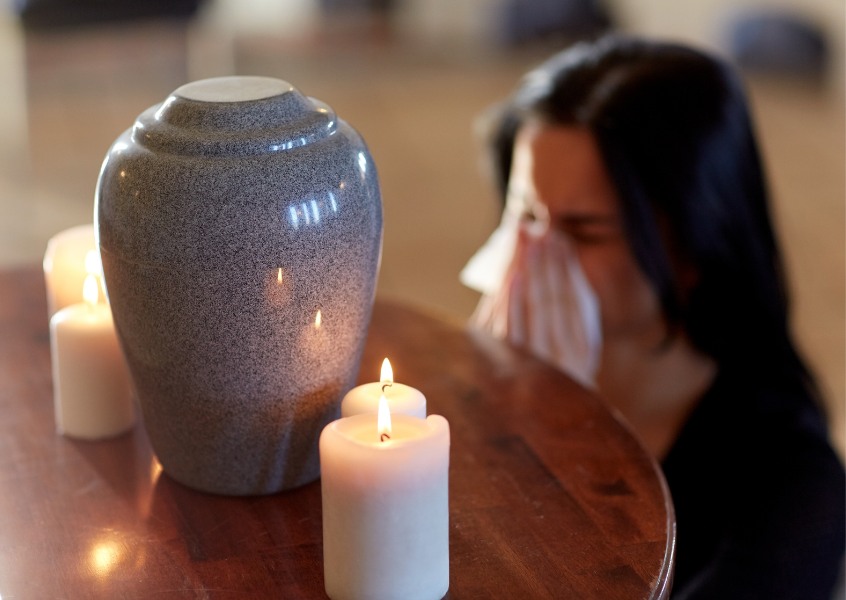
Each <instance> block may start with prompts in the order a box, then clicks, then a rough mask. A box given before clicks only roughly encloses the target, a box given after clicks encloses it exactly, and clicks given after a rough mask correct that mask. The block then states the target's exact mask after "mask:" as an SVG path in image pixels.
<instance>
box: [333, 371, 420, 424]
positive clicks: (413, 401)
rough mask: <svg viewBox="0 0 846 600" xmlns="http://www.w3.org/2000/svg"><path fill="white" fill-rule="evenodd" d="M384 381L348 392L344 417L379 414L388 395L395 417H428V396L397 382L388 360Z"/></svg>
mask: <svg viewBox="0 0 846 600" xmlns="http://www.w3.org/2000/svg"><path fill="white" fill-rule="evenodd" d="M380 380H381V381H379V382H375V381H374V382H372V383H365V384H363V385H359V386H356V387H354V388H353V389H351V390H350V391H349V392H347V394H346V395H345V396H344V399H343V400H341V416H342V417H351V416H353V415H361V414H367V413H375V412H376V411H377V409H378V408H379V398H380V396H382V394H384V395H385V398H387V399H388V405H389V407H390V409H391V413H392V414H395V415H396V414H404V415H411V416H413V417H420V418H421V419H425V418H426V396H424V395H423V393H422V392H421V391H420V390H418V389H417V388H413V387H411V386H409V385H403V384H402V383H396V382H395V381H394V373H393V369H391V362H390V361H389V360H388V359H387V358H386V359H385V360H384V361H382V373H381V377H380Z"/></svg>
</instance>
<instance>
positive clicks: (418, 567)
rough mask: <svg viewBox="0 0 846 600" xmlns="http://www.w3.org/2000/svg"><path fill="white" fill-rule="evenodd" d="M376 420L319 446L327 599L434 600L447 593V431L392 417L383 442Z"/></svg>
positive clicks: (348, 425)
mask: <svg viewBox="0 0 846 600" xmlns="http://www.w3.org/2000/svg"><path fill="white" fill-rule="evenodd" d="M386 412H387V411H386ZM377 419H378V416H377V415H376V414H362V415H356V416H352V417H348V418H345V419H340V420H338V421H334V422H332V423H330V424H329V425H327V426H326V428H325V429H324V430H323V433H322V434H321V436H320V468H321V476H322V482H321V487H322V494H323V572H324V579H325V585H326V593H327V594H328V595H329V597H330V598H331V599H332V600H362V599H368V600H388V599H397V598H402V599H403V600H437V599H438V598H442V597H443V596H444V595H445V594H446V593H447V590H448V589H449V503H448V479H449V476H448V473H449V443H450V438H449V424H448V423H447V421H446V419H444V418H443V417H441V416H439V415H431V416H430V417H428V418H427V419H419V418H417V417H412V416H409V415H394V416H393V418H392V419H391V421H392V423H391V424H390V429H391V431H390V434H389V435H390V438H388V437H385V436H382V435H381V434H380V431H379V427H378V422H377Z"/></svg>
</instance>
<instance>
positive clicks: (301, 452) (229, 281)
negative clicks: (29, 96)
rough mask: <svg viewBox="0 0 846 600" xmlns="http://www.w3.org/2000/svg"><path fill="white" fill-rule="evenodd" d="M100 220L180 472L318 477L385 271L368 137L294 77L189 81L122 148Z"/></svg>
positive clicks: (210, 482) (140, 363) (260, 484)
mask: <svg viewBox="0 0 846 600" xmlns="http://www.w3.org/2000/svg"><path fill="white" fill-rule="evenodd" d="M95 221H96V226H97V240H98V244H99V247H100V254H101V257H102V260H103V271H104V275H105V282H106V288H107V292H108V297H109V302H110V303H111V307H112V311H113V314H114V321H115V326H116V328H117V332H118V337H119V339H120V341H121V345H122V348H123V351H124V354H125V355H126V359H127V363H128V365H129V369H130V372H131V375H132V380H133V383H134V386H135V391H136V393H137V396H138V401H139V403H140V406H141V411H142V414H143V419H144V425H145V427H146V430H147V433H148V435H149V437H150V442H151V444H152V446H153V449H154V450H155V453H156V455H157V456H158V459H159V461H160V462H161V465H162V467H163V469H164V471H165V473H167V474H169V475H170V476H171V477H173V478H174V479H176V480H177V481H180V482H182V483H184V484H186V485H188V486H190V487H193V488H196V489H199V490H203V491H208V492H213V493H220V494H229V495H252V494H268V493H273V492H277V491H280V490H284V489H289V488H293V487H296V486H299V485H302V484H305V483H308V482H310V481H312V480H314V479H316V478H317V477H318V475H319V459H318V452H317V443H318V438H319V435H320V432H321V430H322V428H323V427H324V425H326V424H327V423H328V422H329V421H331V420H333V419H336V418H337V417H338V416H339V414H340V410H339V406H340V400H341V397H342V396H343V394H344V392H345V391H346V390H348V389H349V388H350V387H352V385H353V383H354V382H355V377H356V374H357V372H358V366H359V361H360V358H361V352H362V347H363V344H364V340H365V337H366V332H367V326H368V323H369V320H370V313H371V309H372V306H373V297H374V291H375V286H376V276H377V272H378V268H379V259H380V252H381V243H382V207H381V199H380V194H379V185H378V180H377V175H376V169H375V167H374V164H373V159H372V158H371V155H370V153H369V151H368V149H367V147H366V145H365V143H364V141H363V140H362V138H361V137H360V136H359V135H358V134H357V133H356V132H355V131H354V130H353V129H352V128H351V127H350V126H349V125H348V124H347V123H346V122H344V121H343V120H341V119H339V118H338V117H337V116H336V115H335V114H334V112H333V111H332V109H331V108H330V107H329V106H327V105H326V104H324V103H322V102H320V101H318V100H315V99H313V98H309V97H307V96H304V95H303V94H301V93H300V92H299V91H297V90H296V89H295V88H293V87H292V86H291V85H290V84H288V83H287V82H284V81H281V80H278V79H271V78H264V77H225V78H217V79H208V80H203V81H197V82H194V83H189V84H187V85H184V86H182V87H180V88H179V89H177V90H176V91H175V92H173V94H171V95H170V96H169V97H168V98H167V99H166V100H165V101H164V102H162V103H161V104H158V105H156V106H153V107H151V108H149V109H148V110H146V111H144V112H143V113H142V114H141V115H140V116H139V117H138V119H137V120H136V122H135V124H134V126H133V127H132V128H131V129H129V130H127V131H126V132H124V133H123V134H122V135H121V136H120V137H119V138H118V139H117V140H116V141H115V143H114V144H113V145H112V147H111V148H110V149H109V152H108V154H107V155H106V159H105V161H104V162H103V166H102V170H101V172H100V178H99V182H98V185H97V192H96V206H95Z"/></svg>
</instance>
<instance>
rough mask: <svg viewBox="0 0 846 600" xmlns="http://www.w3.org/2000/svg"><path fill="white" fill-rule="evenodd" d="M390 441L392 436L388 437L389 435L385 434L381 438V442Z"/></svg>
mask: <svg viewBox="0 0 846 600" xmlns="http://www.w3.org/2000/svg"><path fill="white" fill-rule="evenodd" d="M389 439H391V436H390V435H388V434H387V433H383V434H382V435H380V436H379V441H380V442H384V441H385V440H389Z"/></svg>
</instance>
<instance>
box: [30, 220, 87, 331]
mask: <svg viewBox="0 0 846 600" xmlns="http://www.w3.org/2000/svg"><path fill="white" fill-rule="evenodd" d="M92 252H93V255H94V258H95V259H96V260H92V258H90V257H91V253H92ZM99 262H100V261H99V254H98V253H97V242H96V241H95V239H94V225H91V224H89V225H78V226H77V227H72V228H70V229H66V230H64V231H61V232H59V233H57V234H56V235H54V236H53V237H52V238H50V241H49V242H47V251H46V252H45V253H44V261H43V263H42V266H43V268H44V283H45V285H46V287H47V311H48V314H49V315H50V316H52V315H54V314H55V313H56V311H58V310H59V309H61V308H64V307H65V306H70V305H71V304H76V303H78V302H80V301H81V300H82V297H81V296H80V294H79V292H80V290H81V289H82V284H83V282H84V281H85V277H86V276H87V275H91V274H96V275H99V270H100V266H99Z"/></svg>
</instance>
